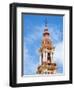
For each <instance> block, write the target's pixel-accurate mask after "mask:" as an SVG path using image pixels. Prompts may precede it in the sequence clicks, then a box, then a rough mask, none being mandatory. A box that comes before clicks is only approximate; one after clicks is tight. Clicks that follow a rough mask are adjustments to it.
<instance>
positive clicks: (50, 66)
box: [37, 19, 56, 74]
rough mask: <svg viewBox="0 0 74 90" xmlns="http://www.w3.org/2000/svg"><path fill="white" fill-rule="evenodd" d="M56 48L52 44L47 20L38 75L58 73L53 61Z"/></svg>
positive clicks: (40, 51)
mask: <svg viewBox="0 0 74 90" xmlns="http://www.w3.org/2000/svg"><path fill="white" fill-rule="evenodd" d="M54 50H55V47H54V46H53V44H52V41H51V38H50V33H49V32H48V26H47V19H46V20H45V28H44V32H43V38H42V43H41V47H40V49H39V53H40V60H39V66H38V68H37V73H38V74H54V73H56V63H54V61H53V54H54Z"/></svg>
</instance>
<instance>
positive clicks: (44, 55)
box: [43, 52, 45, 61]
mask: <svg viewBox="0 0 74 90" xmlns="http://www.w3.org/2000/svg"><path fill="white" fill-rule="evenodd" d="M43 61H45V52H43Z"/></svg>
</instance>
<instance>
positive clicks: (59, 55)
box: [54, 42, 64, 63]
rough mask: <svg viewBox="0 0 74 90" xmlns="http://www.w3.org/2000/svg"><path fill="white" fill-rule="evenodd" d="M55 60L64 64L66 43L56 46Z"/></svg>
mask: <svg viewBox="0 0 74 90" xmlns="http://www.w3.org/2000/svg"><path fill="white" fill-rule="evenodd" d="M54 59H55V61H57V60H58V61H57V62H60V63H63V61H64V43H63V42H60V43H57V44H56V45H55V52H54Z"/></svg>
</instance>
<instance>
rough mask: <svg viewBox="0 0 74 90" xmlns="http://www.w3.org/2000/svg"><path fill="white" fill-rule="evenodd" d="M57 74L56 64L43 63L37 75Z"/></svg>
mask: <svg viewBox="0 0 74 90" xmlns="http://www.w3.org/2000/svg"><path fill="white" fill-rule="evenodd" d="M55 73H56V64H55V63H49V64H46V63H43V64H42V65H40V66H38V68H37V74H55Z"/></svg>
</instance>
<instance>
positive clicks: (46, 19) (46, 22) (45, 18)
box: [45, 18, 47, 27]
mask: <svg viewBox="0 0 74 90" xmlns="http://www.w3.org/2000/svg"><path fill="white" fill-rule="evenodd" d="M45 27H47V18H45Z"/></svg>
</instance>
